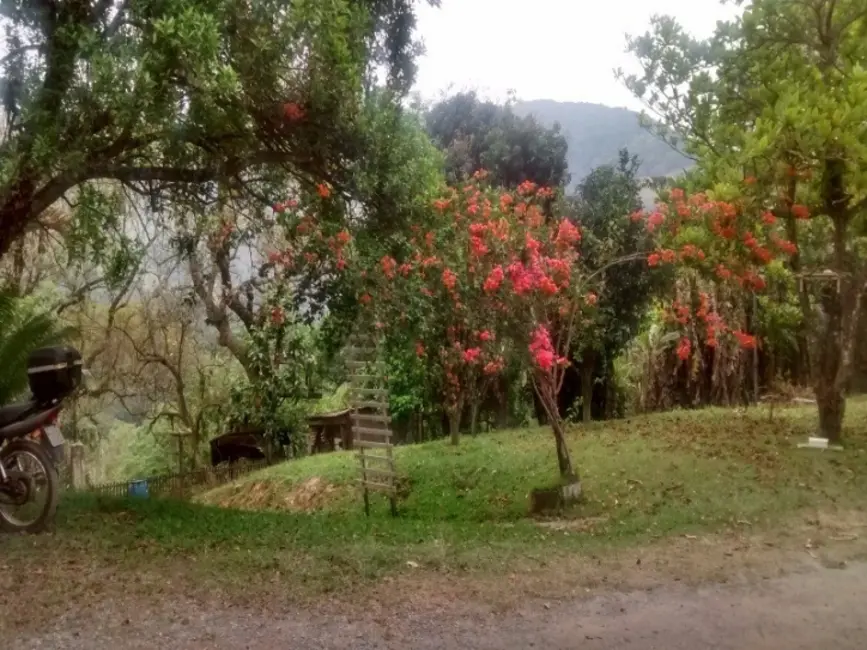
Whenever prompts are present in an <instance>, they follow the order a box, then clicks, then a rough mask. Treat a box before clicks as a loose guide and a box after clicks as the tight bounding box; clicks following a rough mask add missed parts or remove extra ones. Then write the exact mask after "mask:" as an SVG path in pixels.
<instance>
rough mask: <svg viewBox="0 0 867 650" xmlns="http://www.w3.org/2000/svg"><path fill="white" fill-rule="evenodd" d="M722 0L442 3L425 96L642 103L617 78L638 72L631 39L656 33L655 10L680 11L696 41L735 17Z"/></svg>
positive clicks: (427, 16)
mask: <svg viewBox="0 0 867 650" xmlns="http://www.w3.org/2000/svg"><path fill="white" fill-rule="evenodd" d="M734 12H735V9H733V8H732V6H731V5H728V6H724V5H721V4H720V1H719V0H442V6H441V7H440V8H439V9H434V8H431V7H428V6H427V5H425V6H423V7H421V8H420V10H419V18H418V30H419V33H420V35H421V37H422V39H423V40H424V43H425V47H426V49H427V53H426V54H425V56H424V57H423V58H422V60H421V61H420V66H419V73H418V81H417V84H416V90H418V91H419V92H420V93H421V94H422V96H423V97H425V98H426V99H435V98H436V97H437V96H438V95H439V93H440V91H447V90H448V88H449V86H450V85H453V88H452V90H451V91H450V92H449V94H452V93H454V92H457V91H460V90H467V89H477V90H479V91H481V92H482V93H484V94H485V95H487V96H490V97H494V98H504V97H505V95H506V92H507V91H508V90H510V89H511V90H514V91H516V93H517V95H518V98H519V99H555V100H558V101H583V102H594V103H597V104H606V105H608V106H626V107H629V108H633V109H640V108H641V106H640V104H639V103H638V102H637V101H636V100H635V99H634V98H633V97H632V96H631V94H630V93H629V92H628V91H627V90H626V89H625V88H623V86H622V85H621V84H620V83H619V82H618V81H617V80H616V79H615V78H614V74H613V72H612V70H613V69H614V68H616V67H618V66H620V67H623V68H626V69H628V68H629V66H630V62H631V61H630V56H629V55H627V54H625V52H624V50H625V42H626V41H625V35H626V34H627V33H629V34H641V33H644V32H645V31H646V30H647V27H648V25H649V21H650V17H651V16H652V15H654V14H670V15H674V16H676V17H677V18H678V20H679V21H680V23H681V24H682V25H683V26H684V27H685V28H686V29H688V30H689V31H690V32H691V33H692V34H694V35H696V36H709V35H710V34H711V33H712V32H713V29H714V27H715V25H716V21H717V20H720V19H727V18H730V17H732V16H733V15H734Z"/></svg>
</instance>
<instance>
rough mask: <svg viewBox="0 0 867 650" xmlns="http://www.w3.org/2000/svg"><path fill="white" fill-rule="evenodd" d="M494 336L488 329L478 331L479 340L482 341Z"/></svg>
mask: <svg viewBox="0 0 867 650" xmlns="http://www.w3.org/2000/svg"><path fill="white" fill-rule="evenodd" d="M492 338H494V335H493V334H491V333H490V332H489V331H488V330H484V331H483V332H479V340H480V341H482V342H487V341H490V340H491V339H492Z"/></svg>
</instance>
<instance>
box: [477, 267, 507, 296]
mask: <svg viewBox="0 0 867 650" xmlns="http://www.w3.org/2000/svg"><path fill="white" fill-rule="evenodd" d="M505 277H506V276H505V274H504V273H503V267H502V266H500V265H497V266H495V267H494V268H493V269H491V272H490V273H489V274H488V277H487V279H486V280H485V283H484V285H482V289H484V291H485V293H493V292H495V291H496V290H497V289H499V288H500V285H501V284H502V283H503V280H504V279H505Z"/></svg>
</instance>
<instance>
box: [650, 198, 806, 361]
mask: <svg viewBox="0 0 867 650" xmlns="http://www.w3.org/2000/svg"><path fill="white" fill-rule="evenodd" d="M660 198H661V200H660V201H659V203H657V205H656V207H655V209H654V210H653V211H651V212H650V213H638V214H636V215H635V217H634V218H636V219H641V218H643V219H645V222H646V227H647V229H648V231H649V232H650V233H652V234H653V235H654V237H655V244H656V248H655V250H653V251H651V252H650V253H649V254H648V256H647V263H648V265H649V266H651V267H660V266H664V265H676V266H677V267H678V269H679V271H680V279H679V281H678V285H677V286H678V291H677V293H678V297H677V299H675V301H674V302H673V303H672V304H671V306H670V308H669V309H667V310H666V311H665V321H666V323H667V324H668V326H669V327H671V328H672V329H674V330H677V331H679V332H680V333H681V338H680V340H679V341H678V343H677V345H676V355H677V357H678V359H679V360H680V361H681V362H682V363H683V364H687V365H690V364H691V367H692V369H693V371H697V368H698V366H699V364H700V363H701V362H702V360H703V359H704V356H705V354H704V353H705V351H707V350H710V351H711V354H712V356H713V358H717V357H718V356H719V348H720V346H726V345H727V346H737V347H739V348H740V349H744V350H753V349H755V348H756V347H757V346H758V345H760V341H759V339H758V337H757V335H756V332H755V327H753V328H752V329H753V331H752V332H749V331H745V328H744V322H745V321H746V320H748V319H747V318H746V312H747V311H748V310H749V308H751V305H752V302H751V301H752V296H753V295H755V294H759V293H761V292H763V291H764V290H765V289H766V288H767V286H768V283H769V281H770V280H771V278H773V277H774V276H775V275H776V276H779V275H780V272H781V265H780V263H779V261H780V260H783V259H785V258H787V257H788V256H791V255H793V254H795V253H796V252H797V246H795V244H793V243H792V242H790V241H789V240H787V239H786V238H785V235H784V232H783V231H784V229H783V226H782V225H781V224H779V223H778V222H777V220H776V218H774V216H773V215H772V214H771V213H770V212H768V211H766V210H764V209H762V207H761V205H760V204H758V203H755V202H752V201H750V200H749V199H748V198H740V199H738V200H735V201H723V200H719V199H716V198H714V197H712V196H710V195H708V194H705V193H695V194H692V195H690V196H687V195H686V193H685V192H684V191H683V190H682V189H680V188H674V189H672V190H670V191H666V192H663V193H662V195H661V197H660ZM702 287H706V288H705V289H703V288H702ZM744 304H746V305H747V309H746V310H745V309H744V308H743V305H744ZM753 320H754V317H753Z"/></svg>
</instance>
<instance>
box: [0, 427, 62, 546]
mask: <svg viewBox="0 0 867 650" xmlns="http://www.w3.org/2000/svg"><path fill="white" fill-rule="evenodd" d="M13 452H19V453H20V452H26V453H28V454H31V455H32V456H34V457H35V458H36V459H37V460H38V461H39V463H40V464H41V465H42V469H43V470H44V471H45V479H46V483H47V485H46V488H47V489H48V499H47V500H46V502H45V507H44V508H43V509H42V513H40V515H39V517H38V518H37V519H36V520H35V521H33V522H31V523H29V524H27V525H24V526H21V525H19V524H16V523H15V522H12V521H9V520H8V519H6V516H5V515H4V513H3V511H2V510H0V531H3V532H7V533H24V534H35V533H41V532H43V531H44V530H45V529H46V528H47V527H48V526H49V525H50V524H51V523H52V522H53V521H54V515H55V513H56V512H57V501H58V499H59V498H60V479H59V478H58V476H57V469H56V468H55V466H54V460H53V459H52V458H51V455H50V454H49V453H48V451H47V450H46V449H45V447H43V446H42V445H40V444H39V443H38V442H34V441H33V440H25V439H18V440H13V441H12V442H10V443H9V444H7V445H6V446H5V447H3V449H2V450H0V463H2V462H4V461H5V460H6V457H7V456H10V455H11V454H12V453H13Z"/></svg>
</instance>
